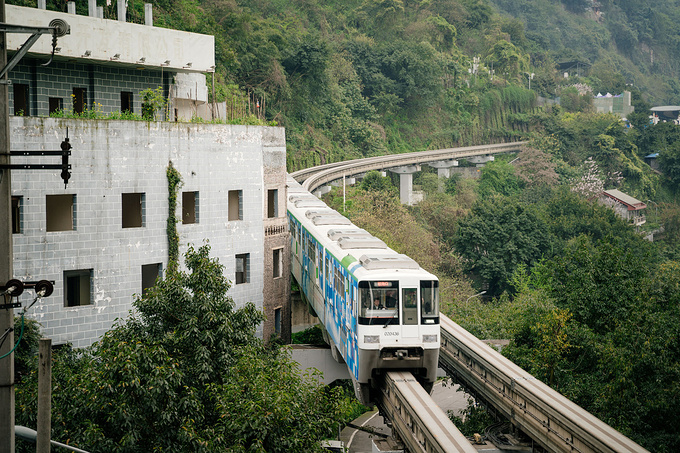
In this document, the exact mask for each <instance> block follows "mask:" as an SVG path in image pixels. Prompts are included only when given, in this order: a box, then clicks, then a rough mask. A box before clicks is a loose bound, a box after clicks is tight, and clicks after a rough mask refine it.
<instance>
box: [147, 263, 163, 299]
mask: <svg viewBox="0 0 680 453" xmlns="http://www.w3.org/2000/svg"><path fill="white" fill-rule="evenodd" d="M159 278H163V264H162V263H154V264H143V265H142V294H146V293H147V292H148V291H149V290H150V289H151V288H153V287H154V286H156V281H157V280H158V279H159Z"/></svg>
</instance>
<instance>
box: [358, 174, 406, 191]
mask: <svg viewBox="0 0 680 453" xmlns="http://www.w3.org/2000/svg"><path fill="white" fill-rule="evenodd" d="M359 188H360V189H361V190H365V191H367V192H368V191H373V192H380V191H385V192H389V193H391V194H392V195H396V194H397V193H398V192H397V188H396V187H394V185H393V184H392V181H390V178H387V177H385V176H383V175H381V174H380V172H379V171H375V170H372V171H369V172H368V173H366V176H364V178H363V179H362V180H361V183H360V184H359Z"/></svg>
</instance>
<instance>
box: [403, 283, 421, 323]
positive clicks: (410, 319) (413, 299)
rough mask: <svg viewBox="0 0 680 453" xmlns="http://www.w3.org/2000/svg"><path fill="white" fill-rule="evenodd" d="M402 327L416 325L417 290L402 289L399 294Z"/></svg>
mask: <svg viewBox="0 0 680 453" xmlns="http://www.w3.org/2000/svg"><path fill="white" fill-rule="evenodd" d="M401 301H402V304H403V306H402V311H403V315H404V325H408V326H412V325H415V324H418V289H417V288H404V289H402V293H401Z"/></svg>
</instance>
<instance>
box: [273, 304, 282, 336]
mask: <svg viewBox="0 0 680 453" xmlns="http://www.w3.org/2000/svg"><path fill="white" fill-rule="evenodd" d="M274 333H275V334H276V336H277V337H280V336H281V309H280V308H277V309H275V310H274Z"/></svg>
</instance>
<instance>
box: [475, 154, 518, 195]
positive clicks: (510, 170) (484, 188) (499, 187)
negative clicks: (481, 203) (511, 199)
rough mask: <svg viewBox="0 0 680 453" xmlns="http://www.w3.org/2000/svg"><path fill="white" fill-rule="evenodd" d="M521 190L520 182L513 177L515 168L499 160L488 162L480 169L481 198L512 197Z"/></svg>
mask: <svg viewBox="0 0 680 453" xmlns="http://www.w3.org/2000/svg"><path fill="white" fill-rule="evenodd" d="M521 188H522V182H521V181H520V179H519V178H518V177H517V176H516V175H515V168H514V167H513V166H512V165H510V164H509V163H507V162H505V161H501V160H497V161H494V162H489V163H488V164H486V165H485V166H484V168H482V175H481V176H480V178H479V194H480V195H481V197H482V198H489V197H492V196H494V195H496V194H497V195H504V196H509V195H514V194H516V193H518V192H519V191H520V189H521Z"/></svg>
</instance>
